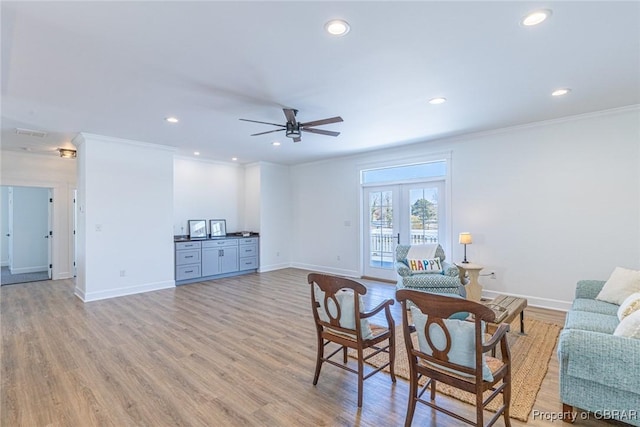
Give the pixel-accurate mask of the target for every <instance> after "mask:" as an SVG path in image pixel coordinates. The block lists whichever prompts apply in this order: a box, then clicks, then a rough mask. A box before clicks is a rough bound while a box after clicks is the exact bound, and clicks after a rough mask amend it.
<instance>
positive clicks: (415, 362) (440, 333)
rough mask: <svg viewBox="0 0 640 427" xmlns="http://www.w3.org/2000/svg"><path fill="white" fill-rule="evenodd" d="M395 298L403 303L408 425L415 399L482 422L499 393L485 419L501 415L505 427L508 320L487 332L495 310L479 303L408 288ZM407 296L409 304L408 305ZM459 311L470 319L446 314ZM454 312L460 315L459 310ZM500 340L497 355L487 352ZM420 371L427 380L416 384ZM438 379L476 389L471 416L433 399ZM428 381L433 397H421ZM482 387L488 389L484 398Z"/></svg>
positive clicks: (471, 390)
mask: <svg viewBox="0 0 640 427" xmlns="http://www.w3.org/2000/svg"><path fill="white" fill-rule="evenodd" d="M396 299H397V300H398V301H399V302H400V303H401V304H402V306H403V308H404V310H402V329H403V333H404V341H405V345H406V347H407V355H408V357H409V367H410V396H409V405H408V408H407V416H406V419H405V426H407V427H408V426H410V425H411V421H412V419H413V414H414V412H415V408H416V403H417V402H420V403H423V404H425V405H427V406H429V407H431V408H433V409H435V410H438V411H441V412H443V413H445V414H447V415H449V416H451V417H454V418H456V419H458V420H460V421H463V422H465V423H468V424H471V425H476V426H483V425H484V424H483V417H484V412H483V410H484V407H485V406H486V405H487V404H488V403H489V402H490V401H492V400H493V399H494V398H495V397H496V396H498V395H499V394H502V399H503V404H502V406H500V408H499V410H498V411H497V412H496V414H495V415H494V416H493V417H492V418H491V420H490V421H489V423H488V424H487V425H488V426H491V425H493V423H495V422H496V421H497V420H498V418H500V416H501V415H502V416H504V424H505V426H507V427H509V426H510V425H511V424H510V420H509V405H510V402H511V361H510V354H509V345H508V343H507V336H506V334H507V332H508V331H509V325H508V324H504V323H503V324H501V325H499V326H498V328H497V329H496V331H495V333H494V334H493V335H492V336H491V337H490V338H487V337H486V335H485V331H484V329H485V327H484V326H485V325H484V323H485V322H492V321H494V319H495V314H494V313H493V311H492V310H491V309H489V308H488V307H485V306H484V305H482V304H479V303H476V302H473V301H468V300H464V299H456V298H451V297H447V296H444V295H442V294H439V295H438V294H429V293H426V292H420V291H414V290H408V289H403V290H399V291H398V292H397V293H396ZM408 301H411V302H412V303H413V304H409V305H407V302H408ZM461 312H463V313H464V312H466V313H469V314H470V316H469V319H471V320H457V319H450V318H449V317H450V316H452V315H453V314H455V313H461ZM409 316H411V318H412V319H410V318H409ZM456 317H460V314H458V315H457V316H456ZM463 317H464V315H463ZM414 335H417V338H418V340H417V341H418V344H417V346H416V344H414V341H413V339H414V338H413V336H414ZM483 338H484V344H483ZM498 343H499V344H500V359H496V358H494V357H491V356H487V355H485V353H487V352H490V351H492V352H493V353H492V354H495V349H496V347H497V345H498ZM465 350H466V352H465ZM423 376H424V377H427V378H429V380H428V381H427V382H426V383H425V385H424V386H423V387H421V388H419V386H418V380H419V379H420V378H421V377H423ZM438 381H440V382H442V383H445V384H449V385H451V386H453V387H456V388H459V389H462V390H465V391H467V392H469V393H473V394H475V396H476V419H475V420H470V419H467V418H465V417H463V416H461V415H459V414H456V413H454V412H452V411H450V410H448V409H445V408H443V407H441V406H439V405H437V404H436V401H435V398H436V383H437V382H438ZM429 387H430V389H431V398H430V400H426V399H423V398H422V395H423V394H424V392H425V391H426V390H427V388H429ZM486 390H492V392H491V393H490V395H489V396H488V397H487V398H486V399H484V398H483V393H484V392H485V391H486Z"/></svg>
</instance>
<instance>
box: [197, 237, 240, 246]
mask: <svg viewBox="0 0 640 427" xmlns="http://www.w3.org/2000/svg"><path fill="white" fill-rule="evenodd" d="M225 246H238V240H237V239H222V240H207V241H204V242H202V247H203V248H221V247H225Z"/></svg>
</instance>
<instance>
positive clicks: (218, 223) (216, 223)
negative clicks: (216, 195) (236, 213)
mask: <svg viewBox="0 0 640 427" xmlns="http://www.w3.org/2000/svg"><path fill="white" fill-rule="evenodd" d="M209 232H210V233H211V237H226V236H227V221H226V220H224V219H210V220H209Z"/></svg>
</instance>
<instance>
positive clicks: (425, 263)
mask: <svg viewBox="0 0 640 427" xmlns="http://www.w3.org/2000/svg"><path fill="white" fill-rule="evenodd" d="M407 265H408V266H409V269H411V272H412V273H438V274H442V262H440V258H430V259H407Z"/></svg>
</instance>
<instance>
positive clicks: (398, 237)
mask: <svg viewBox="0 0 640 427" xmlns="http://www.w3.org/2000/svg"><path fill="white" fill-rule="evenodd" d="M396 238H397V239H398V244H400V233H398V235H397V236H396Z"/></svg>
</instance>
